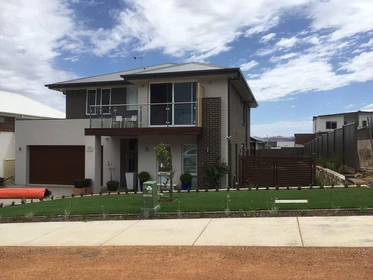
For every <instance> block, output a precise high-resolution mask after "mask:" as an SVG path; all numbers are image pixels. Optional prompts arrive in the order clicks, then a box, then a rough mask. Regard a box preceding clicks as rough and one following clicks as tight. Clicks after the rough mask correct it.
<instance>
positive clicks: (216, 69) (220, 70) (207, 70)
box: [45, 62, 258, 107]
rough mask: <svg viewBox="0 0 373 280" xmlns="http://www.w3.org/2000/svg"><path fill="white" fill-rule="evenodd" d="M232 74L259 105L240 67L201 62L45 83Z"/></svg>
mask: <svg viewBox="0 0 373 280" xmlns="http://www.w3.org/2000/svg"><path fill="white" fill-rule="evenodd" d="M219 74H221V75H231V81H232V83H233V85H234V86H236V87H240V88H241V89H242V90H244V91H246V92H247V93H248V96H249V102H250V106H251V107H257V106H258V103H257V101H256V99H255V97H254V95H253V93H252V91H251V89H250V87H249V85H248V84H247V81H246V79H245V77H244V75H243V74H242V72H241V70H240V68H234V67H226V66H218V65H214V64H206V63H199V62H188V63H181V64H180V63H163V64H158V65H153V66H147V67H143V68H137V69H132V70H125V71H120V72H114V73H109V74H103V75H97V76H92V77H86V78H79V79H74V80H69V81H64V82H59V83H53V84H47V85H45V86H46V87H48V88H49V89H55V90H60V91H61V90H62V89H66V88H74V87H86V86H93V85H96V86H105V85H129V84H131V82H130V81H134V80H141V79H149V78H162V77H165V78H170V77H180V76H183V77H186V76H208V75H219Z"/></svg>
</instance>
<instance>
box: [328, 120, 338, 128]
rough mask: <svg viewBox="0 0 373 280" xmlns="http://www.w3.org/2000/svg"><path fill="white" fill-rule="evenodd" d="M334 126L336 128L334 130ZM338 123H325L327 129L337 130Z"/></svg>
mask: <svg viewBox="0 0 373 280" xmlns="http://www.w3.org/2000/svg"><path fill="white" fill-rule="evenodd" d="M328 124H329V125H330V128H328ZM333 124H334V125H335V127H334V128H333ZM337 127H338V126H337V122H336V121H326V122H325V129H337Z"/></svg>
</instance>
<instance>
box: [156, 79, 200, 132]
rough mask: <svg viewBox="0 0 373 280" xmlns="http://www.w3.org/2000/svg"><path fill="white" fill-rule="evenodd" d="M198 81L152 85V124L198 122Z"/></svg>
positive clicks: (189, 123)
mask: <svg viewBox="0 0 373 280" xmlns="http://www.w3.org/2000/svg"><path fill="white" fill-rule="evenodd" d="M196 99H197V83H195V82H182V83H162V84H151V85H150V104H151V105H150V124H151V125H193V124H195V123H196V110H197V105H196Z"/></svg>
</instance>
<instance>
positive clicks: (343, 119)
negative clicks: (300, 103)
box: [313, 111, 373, 133]
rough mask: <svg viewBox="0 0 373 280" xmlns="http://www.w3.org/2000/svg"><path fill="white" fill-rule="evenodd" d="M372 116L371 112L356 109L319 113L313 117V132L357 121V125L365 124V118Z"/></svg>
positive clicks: (325, 130)
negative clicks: (343, 111)
mask: <svg viewBox="0 0 373 280" xmlns="http://www.w3.org/2000/svg"><path fill="white" fill-rule="evenodd" d="M370 117H373V112H368V111H356V112H348V113H340V114H330V115H320V116H314V117H313V133H319V132H329V131H333V130H334V129H337V128H341V127H342V126H344V125H346V124H351V123H356V122H357V123H358V127H366V126H367V123H368V122H367V118H370Z"/></svg>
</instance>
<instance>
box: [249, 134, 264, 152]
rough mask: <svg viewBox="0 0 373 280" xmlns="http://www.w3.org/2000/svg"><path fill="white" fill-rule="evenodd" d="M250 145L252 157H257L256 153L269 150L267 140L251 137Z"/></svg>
mask: <svg viewBox="0 0 373 280" xmlns="http://www.w3.org/2000/svg"><path fill="white" fill-rule="evenodd" d="M250 145H251V146H250V149H251V154H252V155H255V151H258V150H262V149H268V148H269V147H268V145H267V140H263V139H261V138H259V137H255V136H250Z"/></svg>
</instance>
